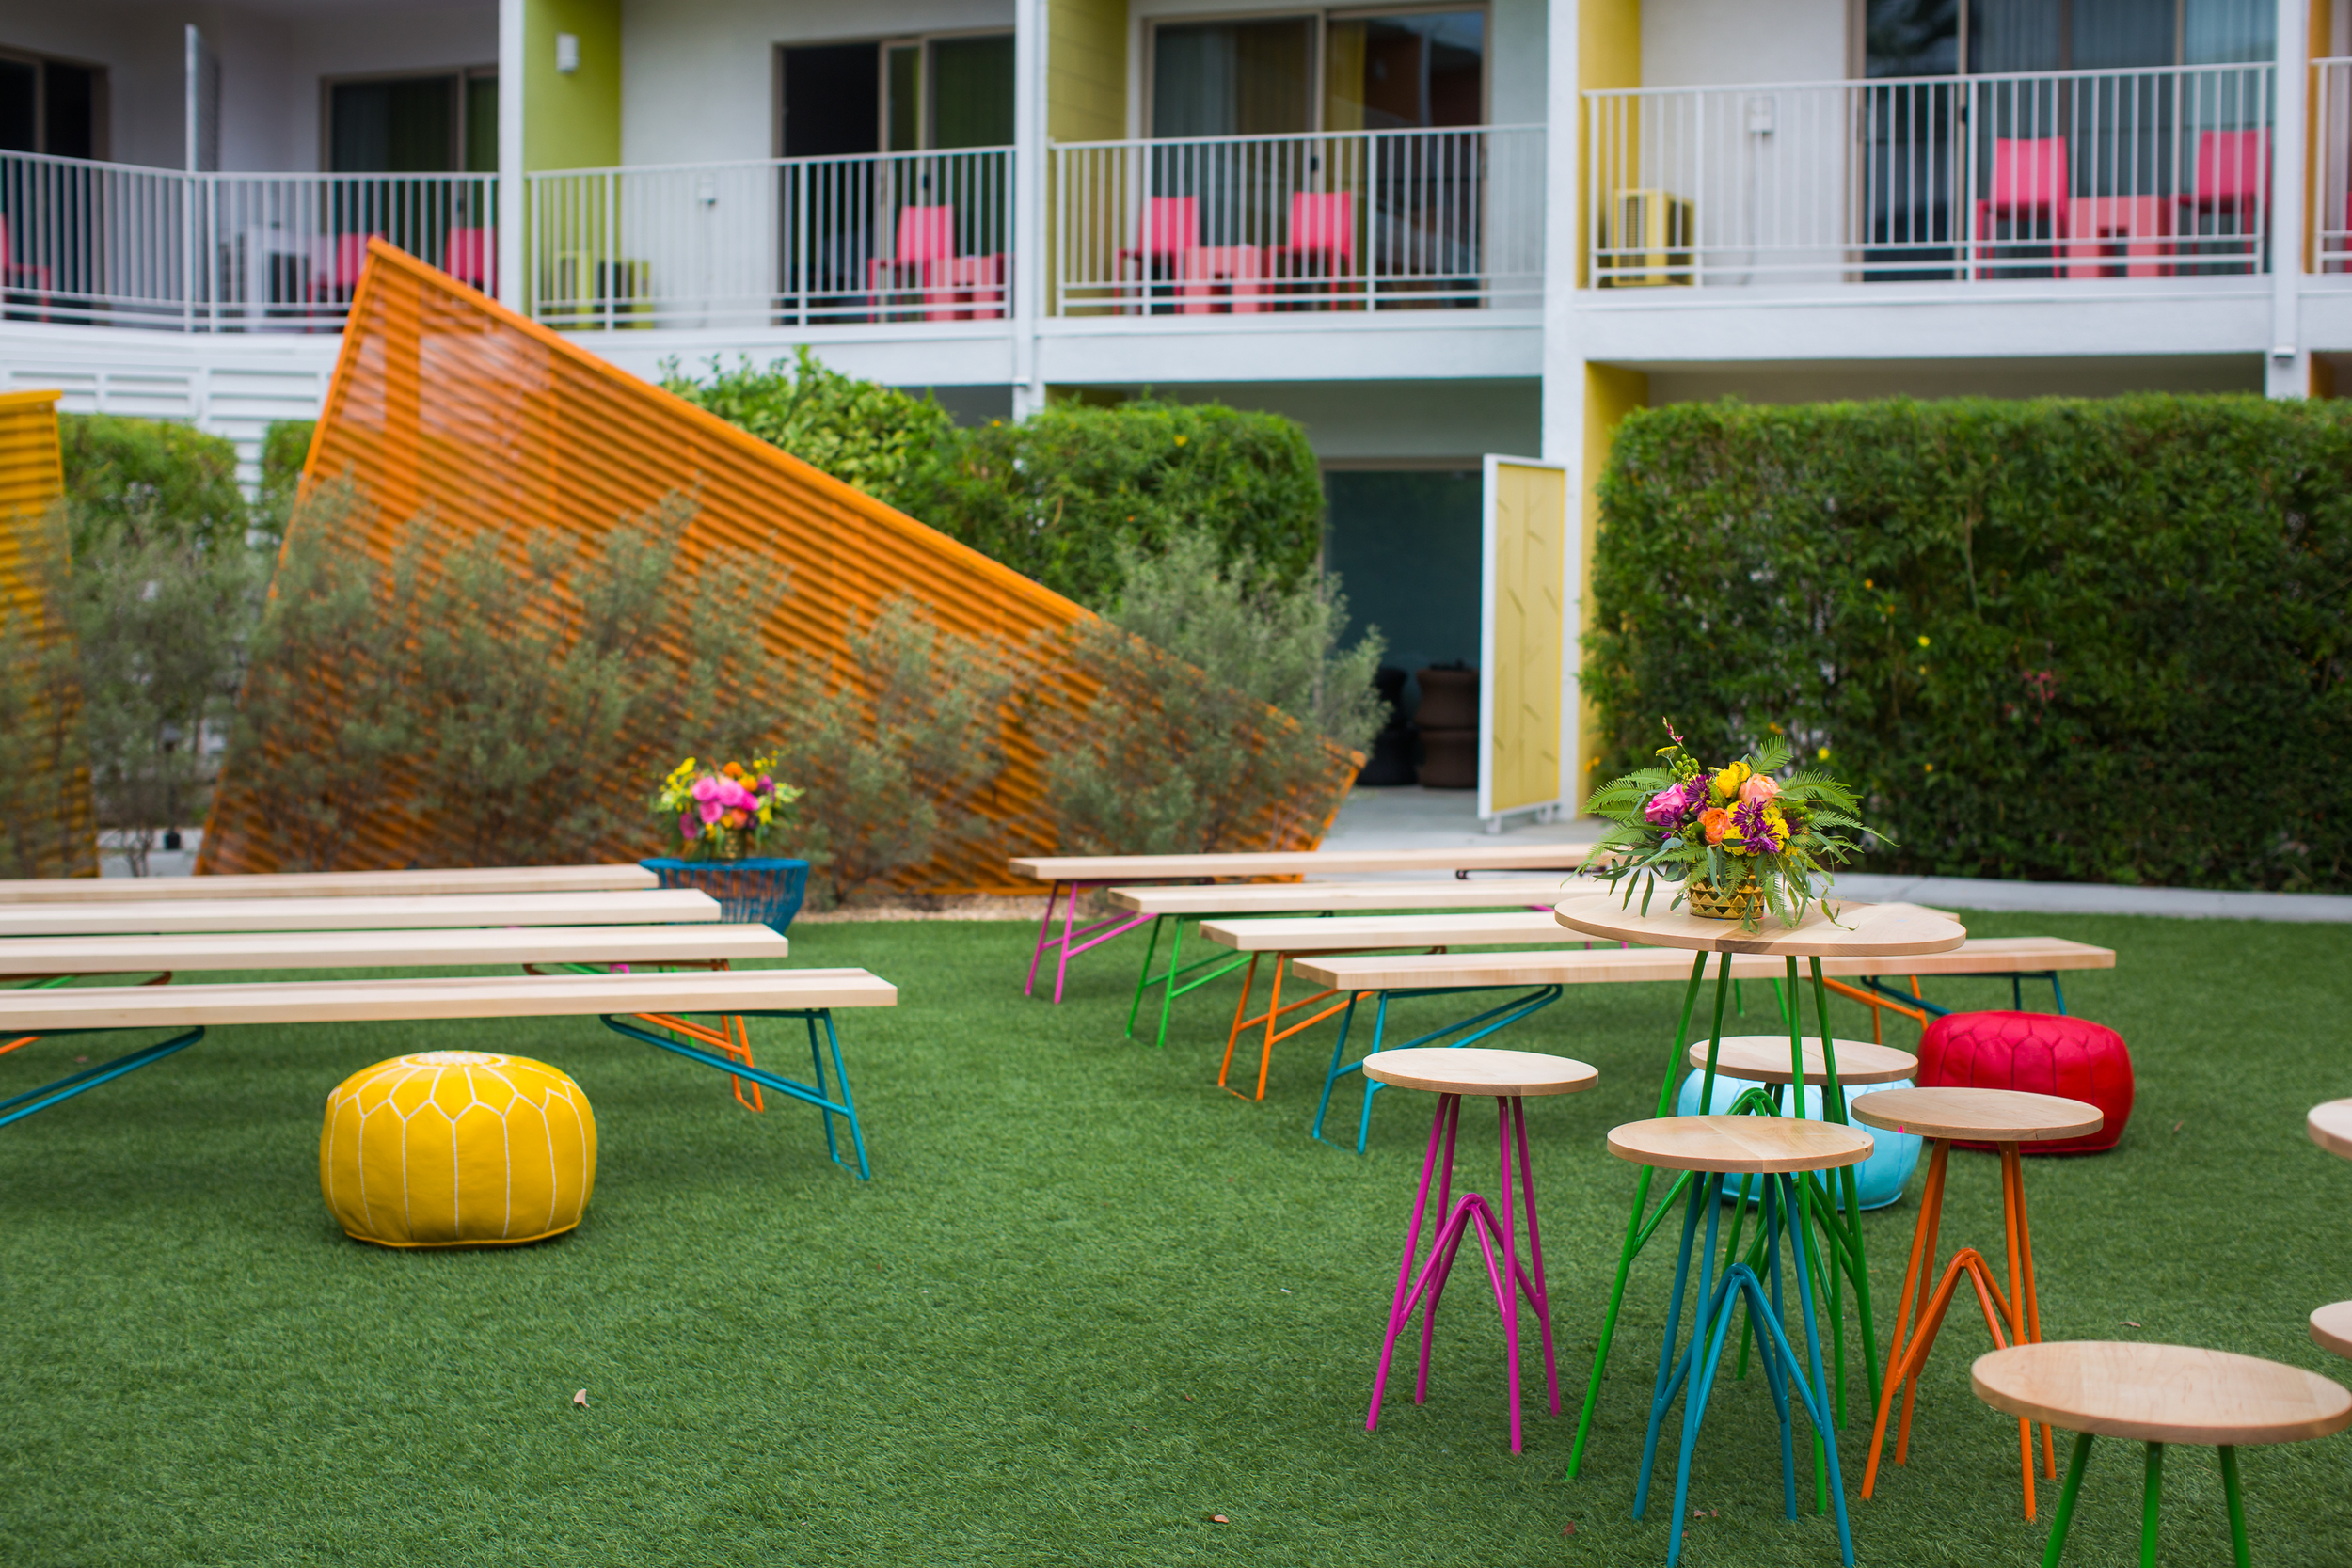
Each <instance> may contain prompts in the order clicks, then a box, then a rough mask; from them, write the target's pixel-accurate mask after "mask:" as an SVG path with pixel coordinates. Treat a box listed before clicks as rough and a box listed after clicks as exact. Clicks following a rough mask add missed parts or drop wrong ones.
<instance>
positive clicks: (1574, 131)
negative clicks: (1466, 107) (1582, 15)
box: [1543, 0, 2285, 496]
mask: <svg viewBox="0 0 2352 1568" xmlns="http://www.w3.org/2000/svg"><path fill="white" fill-rule="evenodd" d="M2280 3H2281V4H2284V3H2285V0H2280ZM1544 27H1545V32H1546V35H1547V39H1548V42H1549V48H1548V50H1547V51H1546V55H1547V59H1546V63H1545V67H1544V361H1543V365H1544V382H1543V449H1544V450H1543V458H1544V461H1545V462H1547V463H1565V464H1566V465H1567V466H1568V493H1569V494H1570V495H1571V496H1575V495H1580V494H1581V493H1582V489H1583V483H1584V476H1583V474H1582V472H1581V470H1582V468H1583V455H1584V352H1583V345H1582V343H1581V341H1579V340H1580V338H1581V334H1580V333H1579V332H1578V330H1577V321H1576V262H1577V255H1578V251H1579V249H1580V247H1581V245H1583V243H1584V215H1583V214H1582V212H1581V210H1580V205H1581V204H1580V203H1579V201H1578V199H1577V188H1578V184H1579V182H1578V180H1577V171H1578V170H1579V169H1580V168H1581V167H1582V166H1583V157H1584V135H1583V131H1584V105H1583V103H1582V102H1581V94H1580V93H1579V92H1578V91H1577V81H1578V60H1577V0H1550V4H1549V7H1547V8H1546V16H1545V21H1544Z"/></svg>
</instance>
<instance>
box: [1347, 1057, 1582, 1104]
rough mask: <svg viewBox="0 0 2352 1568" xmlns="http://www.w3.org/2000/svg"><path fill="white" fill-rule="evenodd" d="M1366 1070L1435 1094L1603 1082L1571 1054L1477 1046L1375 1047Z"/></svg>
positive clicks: (1539, 1090) (1568, 1089)
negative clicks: (1386, 1048)
mask: <svg viewBox="0 0 2352 1568" xmlns="http://www.w3.org/2000/svg"><path fill="white" fill-rule="evenodd" d="M1363 1069H1364V1076H1365V1077H1367V1078H1369V1079H1372V1080H1373V1081H1374V1082H1375V1083H1380V1084H1393V1085H1396V1086H1397V1087H1398V1088H1401V1089H1427V1090H1429V1091H1431V1092H1432V1093H1435V1094H1488V1095H1497V1096H1504V1095H1520V1096H1528V1095H1540V1094H1579V1093H1581V1092H1582V1091H1583V1090H1585V1089H1589V1088H1591V1087H1592V1086H1593V1085H1595V1084H1597V1083H1598V1082H1599V1081H1600V1069H1598V1068H1596V1067H1591V1066H1588V1065H1587V1064H1585V1063H1583V1062H1580V1061H1576V1060H1574V1059H1572V1058H1570V1057H1566V1056H1547V1055H1544V1054H1542V1053H1539V1052H1534V1051H1496V1050H1492V1049H1489V1048H1487V1047H1484V1046H1476V1045H1465V1046H1461V1047H1458V1048H1455V1049H1451V1050H1449V1049H1447V1048H1446V1047H1443V1046H1432V1045H1423V1046H1415V1047H1413V1048H1412V1049H1410V1050H1406V1051H1375V1052H1374V1053H1372V1054H1371V1055H1369V1056H1367V1057H1365V1058H1364V1060H1363Z"/></svg>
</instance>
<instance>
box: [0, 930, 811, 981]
mask: <svg viewBox="0 0 2352 1568" xmlns="http://www.w3.org/2000/svg"><path fill="white" fill-rule="evenodd" d="M791 950H792V944H791V943H790V942H787V940H786V939H785V938H784V936H783V935H782V934H781V933H779V932H777V931H775V930H773V929H771V927H766V926H707V925H700V924H692V925H671V926H525V927H492V928H489V929H481V928H464V929H450V928H447V927H428V928H426V929H422V930H390V931H270V932H218V933H215V932H190V933H184V934H178V935H169V936H124V937H106V936H100V937H18V938H16V939H14V940H13V941H9V942H0V975H8V974H153V973H167V974H187V973H191V972H196V971H205V970H222V969H372V968H374V969H394V968H421V967H427V966H438V967H458V966H463V965H475V964H534V963H594V964H612V963H628V964H636V963H646V964H658V963H708V962H711V961H713V960H717V959H726V960H729V961H733V960H737V959H744V958H786V957H787V956H789V954H790V953H791Z"/></svg>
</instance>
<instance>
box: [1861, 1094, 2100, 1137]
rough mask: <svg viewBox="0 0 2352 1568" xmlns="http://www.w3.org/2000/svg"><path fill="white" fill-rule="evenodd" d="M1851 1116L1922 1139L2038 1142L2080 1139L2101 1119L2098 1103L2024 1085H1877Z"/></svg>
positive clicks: (1887, 1129)
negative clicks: (2029, 1089) (2032, 1090)
mask: <svg viewBox="0 0 2352 1568" xmlns="http://www.w3.org/2000/svg"><path fill="white" fill-rule="evenodd" d="M1851 1109H1852V1111H1853V1117H1854V1119H1855V1120H1856V1121H1867V1122H1868V1123H1869V1124H1870V1125H1871V1126H1873V1127H1882V1128H1884V1129H1885V1130H1886V1131H1887V1132H1915V1133H1916V1134H1918V1135H1919V1136H1920V1137H1922V1138H1965V1139H1966V1140H1968V1141H1969V1142H1970V1143H1988V1144H2038V1143H2048V1142H2050V1141H2051V1140H2052V1139H2054V1138H2079V1137H2081V1136H2083V1135H2084V1134H2085V1133H2089V1132H2097V1131H2099V1129H2100V1127H2101V1126H2102V1125H2104V1124H2105V1123H2106V1119H2107V1118H2106V1113H2105V1112H2103V1111H2101V1110H2100V1109H2099V1107H2098V1106H2096V1105H2092V1104H2089V1103H2087V1102H2085V1101H2080V1100H2068V1099H2065V1098H2063V1097H2062V1096H2059V1095H2055V1094H2027V1093H2026V1091H2025V1090H2023V1089H1958V1088H1934V1089H1879V1090H1876V1091H1874V1092H1872V1093H1869V1094H1866V1095H1862V1096H1860V1097H1858V1098H1857V1099H1856V1100H1855V1101H1854V1102H1853V1105H1852V1107H1851Z"/></svg>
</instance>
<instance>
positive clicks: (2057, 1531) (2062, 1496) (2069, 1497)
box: [2042, 1432, 2090, 1568]
mask: <svg viewBox="0 0 2352 1568" xmlns="http://www.w3.org/2000/svg"><path fill="white" fill-rule="evenodd" d="M2088 1464H2090V1433H2087V1432H2078V1433H2075V1434H2074V1457H2073V1458H2071V1459H2069V1460H2068V1461H2067V1462H2066V1484H2065V1486H2064V1487H2062V1488H2060V1489H2059V1492H2058V1515H2057V1517H2055V1518H2053V1519H2052V1520H2051V1521H2050V1544H2049V1545H2048V1546H2047V1547H2046V1548H2045V1549H2044V1550H2043V1551H2042V1568H2058V1553H2060V1552H2062V1551H2064V1550H2065V1549H2066V1527H2067V1525H2068V1524H2069V1523H2071V1522H2072V1521H2073V1520H2074V1494H2076V1493H2077V1492H2080V1491H2081V1490H2082V1489H2083V1467H2084V1466H2085V1465H2088Z"/></svg>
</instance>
